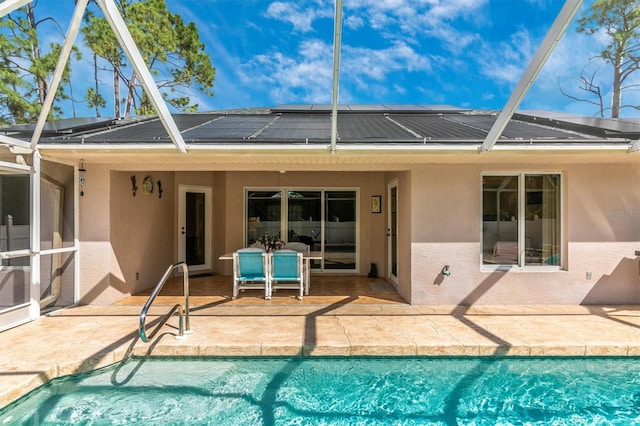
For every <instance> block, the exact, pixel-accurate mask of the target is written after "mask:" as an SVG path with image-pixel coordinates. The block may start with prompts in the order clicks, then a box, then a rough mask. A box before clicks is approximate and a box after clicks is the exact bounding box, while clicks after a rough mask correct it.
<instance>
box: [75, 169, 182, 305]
mask: <svg viewBox="0 0 640 426" xmlns="http://www.w3.org/2000/svg"><path fill="white" fill-rule="evenodd" d="M85 166H86V169H87V185H86V187H85V190H84V193H85V195H84V197H81V199H80V240H81V243H80V247H81V252H80V261H81V280H80V302H81V303H90V304H96V305H105V304H111V303H113V302H115V301H117V300H119V299H121V298H123V297H125V296H128V295H130V294H133V293H136V292H139V291H141V290H143V289H146V288H149V287H151V286H153V285H155V284H156V283H157V281H158V279H160V278H161V277H162V274H163V273H164V271H165V270H166V268H167V266H169V265H170V264H171V263H173V247H174V243H173V241H174V235H173V234H174V233H173V232H172V231H173V203H174V199H173V192H174V191H173V188H174V182H173V180H174V179H173V175H174V174H173V172H149V173H146V172H144V171H142V172H140V171H136V172H115V171H113V172H112V171H110V170H109V168H108V167H107V166H101V165H89V164H86V165H85ZM132 175H135V176H136V180H137V184H138V191H137V193H136V196H135V197H134V196H133V195H132V190H131V176H132ZM147 175H149V176H151V177H152V178H153V182H154V192H153V193H152V194H149V195H146V194H144V192H143V191H142V182H143V179H144V177H145V176H147ZM158 180H160V181H161V182H162V189H163V194H162V198H159V197H158V186H157V181H158ZM136 274H137V275H136Z"/></svg>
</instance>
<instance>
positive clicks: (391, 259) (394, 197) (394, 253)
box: [387, 181, 398, 283]
mask: <svg viewBox="0 0 640 426" xmlns="http://www.w3.org/2000/svg"><path fill="white" fill-rule="evenodd" d="M387 192H388V196H387V200H389V201H388V206H387V212H388V213H387V244H388V247H387V253H388V265H387V267H388V269H387V270H388V272H387V276H388V277H389V279H390V280H391V281H393V282H394V283H397V282H398V182H397V181H393V182H391V183H390V184H389V187H388V191H387Z"/></svg>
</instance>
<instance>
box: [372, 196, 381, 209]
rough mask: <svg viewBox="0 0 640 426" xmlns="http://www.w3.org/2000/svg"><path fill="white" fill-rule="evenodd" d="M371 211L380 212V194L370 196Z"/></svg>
mask: <svg viewBox="0 0 640 426" xmlns="http://www.w3.org/2000/svg"><path fill="white" fill-rule="evenodd" d="M371 213H382V196H381V195H374V196H372V197H371Z"/></svg>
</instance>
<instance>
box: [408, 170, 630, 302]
mask: <svg viewBox="0 0 640 426" xmlns="http://www.w3.org/2000/svg"><path fill="white" fill-rule="evenodd" d="M499 170H512V171H516V172H519V171H527V168H526V167H525V168H523V167H518V168H516V169H513V168H512V169H509V168H507V167H506V166H499V165H490V164H489V165H482V166H480V165H464V164H460V165H454V164H451V165H437V166H429V167H417V168H415V169H413V171H412V182H414V185H413V189H412V212H413V215H412V232H411V259H412V262H411V263H412V271H411V276H412V298H411V302H412V303H413V304H418V305H419V304H454V305H455V304H461V305H471V304H604V303H640V276H639V269H638V259H637V257H636V256H635V250H638V249H639V248H640V247H639V246H640V211H639V210H640V169H639V168H638V167H637V166H635V165H620V164H618V165H594V164H589V165H588V166H587V165H582V164H577V165H558V166H554V168H553V169H551V170H548V171H551V172H562V174H563V205H562V214H563V230H564V240H563V245H562V249H563V252H564V255H563V264H562V269H563V270H559V271H534V270H513V269H512V270H509V271H487V270H483V269H482V268H481V265H480V256H481V254H480V253H481V247H480V238H481V227H480V224H481V221H480V209H481V173H482V172H483V171H499ZM531 170H532V171H541V170H540V168H539V167H537V168H531ZM444 265H449V266H450V268H451V271H452V274H451V276H449V277H444V276H443V275H442V274H441V271H442V268H443V266H444ZM587 272H591V279H587Z"/></svg>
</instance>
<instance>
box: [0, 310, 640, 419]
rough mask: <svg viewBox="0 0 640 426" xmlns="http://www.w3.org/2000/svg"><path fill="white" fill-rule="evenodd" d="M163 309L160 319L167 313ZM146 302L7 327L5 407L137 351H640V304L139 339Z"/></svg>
mask: <svg viewBox="0 0 640 426" xmlns="http://www.w3.org/2000/svg"><path fill="white" fill-rule="evenodd" d="M166 310H167V308H166V307H163V306H158V307H153V308H152V309H151V311H150V312H149V315H148V322H149V324H150V325H151V326H153V323H154V322H155V321H156V320H157V318H159V316H160V315H162V314H164V313H166ZM139 313H140V308H139V307H135V306H77V307H72V308H68V309H63V310H60V311H56V312H53V313H51V314H49V315H46V316H43V317H41V318H40V319H38V320H36V321H33V322H31V323H28V324H24V325H22V326H19V327H16V328H13V329H10V330H6V331H4V332H2V333H0V341H1V342H2V352H1V353H0V407H4V406H5V405H8V404H10V403H11V402H12V401H14V400H16V399H18V398H19V397H21V396H23V395H25V394H27V393H28V392H30V391H31V390H33V389H35V388H36V387H38V386H40V385H42V384H44V383H46V382H48V381H49V380H51V379H53V378H56V377H61V376H65V375H69V374H76V373H82V372H86V371H90V370H93V369H96V368H100V367H104V366H108V365H111V364H114V363H116V362H119V361H121V360H123V359H126V358H127V357H129V356H130V355H135V356H141V357H144V356H210V357H216V356H217V357H221V356H288V357H291V356H303V357H312V356H476V357H508V356H525V357H526V356H561V357H567V356H573V357H586V356H622V357H624V356H640V306H636V305H620V306H520V305H517V306H516V305H514V306H410V305H396V306H386V305H358V306H355V305H343V306H318V305H316V306H313V305H298V306H228V307H225V306H214V307H196V308H193V309H192V314H191V319H190V323H191V329H192V333H191V334H189V335H188V336H187V338H186V339H184V340H176V339H175V338H174V336H175V334H177V328H176V324H177V321H176V320H175V318H174V319H172V320H171V321H170V323H169V325H167V326H165V327H164V328H163V329H162V330H161V332H160V333H159V334H158V336H157V337H155V338H154V339H152V341H151V342H149V343H143V342H141V341H140V340H139V338H138V337H137V325H138V317H139Z"/></svg>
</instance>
